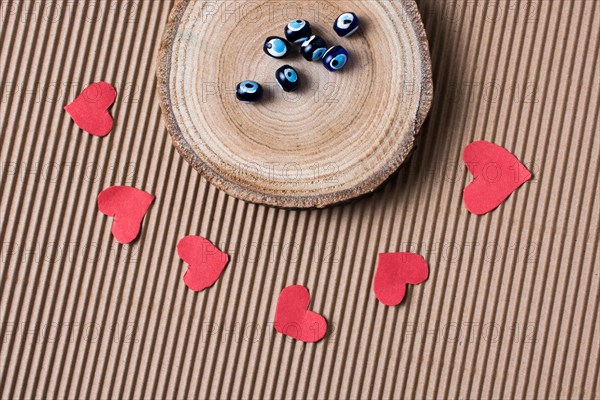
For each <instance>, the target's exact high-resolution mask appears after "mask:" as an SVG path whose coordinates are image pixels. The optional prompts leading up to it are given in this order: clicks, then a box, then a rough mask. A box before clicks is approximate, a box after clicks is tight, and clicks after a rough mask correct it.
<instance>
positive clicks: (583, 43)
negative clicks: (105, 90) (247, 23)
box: [0, 0, 600, 399]
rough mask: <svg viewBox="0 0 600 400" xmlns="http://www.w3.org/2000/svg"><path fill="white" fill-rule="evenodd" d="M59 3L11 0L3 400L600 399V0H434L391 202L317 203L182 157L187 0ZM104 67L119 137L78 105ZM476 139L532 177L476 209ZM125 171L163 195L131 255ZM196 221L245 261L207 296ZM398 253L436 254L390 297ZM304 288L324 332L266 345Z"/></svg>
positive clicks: (0, 36)
mask: <svg viewBox="0 0 600 400" xmlns="http://www.w3.org/2000/svg"><path fill="white" fill-rule="evenodd" d="M7 4H8V5H10V6H11V7H10V8H8V7H7ZM53 4H54V3H50V2H48V3H46V2H40V1H15V2H8V3H7V2H2V7H3V8H2V16H1V17H2V19H1V24H0V43H1V46H2V47H1V52H0V58H1V60H2V67H1V70H0V82H2V88H3V93H2V103H1V104H0V106H1V114H0V115H1V118H2V119H1V121H0V135H2V145H1V148H0V161H1V165H2V170H1V182H0V191H1V207H2V214H1V221H0V223H1V225H0V237H1V238H2V259H1V261H2V268H1V275H0V298H1V303H0V320H1V321H0V322H1V325H0V328H1V332H0V333H1V334H2V343H1V349H0V393H1V396H2V398H10V397H17V398H34V397H35V398H56V397H58V398H130V397H135V398H156V397H158V398H185V397H193V396H196V397H200V398H231V397H233V398H250V397H252V398H273V397H274V398H289V397H308V398H317V397H318V398H325V397H337V398H370V397H383V398H401V397H406V398H467V397H469V398H474V397H485V398H490V397H494V398H506V397H515V398H536V399H537V398H559V397H560V398H586V399H592V398H599V397H600V383H599V373H600V371H599V364H598V361H597V360H598V358H600V338H599V332H600V318H599V313H600V309H599V303H600V300H599V293H600V287H599V281H600V277H599V273H600V270H599V268H600V253H599V249H598V247H599V243H600V238H599V232H598V230H599V228H598V227H599V225H600V202H598V201H597V198H598V196H599V190H598V186H599V173H598V171H599V169H600V165H599V163H600V161H599V160H600V135H599V134H598V132H599V127H598V123H599V108H598V107H599V105H600V98H599V96H600V87H599V85H600V81H599V79H600V78H599V75H598V73H597V71H598V69H599V68H600V67H599V65H598V48H599V44H600V42H599V38H600V15H599V13H600V4H599V3H598V2H597V1H564V2H561V1H531V2H529V3H526V2H512V1H511V2H492V1H489V2H486V1H476V2H472V1H468V2H467V1H465V2H443V1H438V0H427V1H425V0H421V1H419V2H418V4H419V8H420V10H421V13H422V14H423V19H424V23H425V26H426V29H427V32H428V35H429V39H430V44H431V52H432V62H433V75H434V81H435V82H436V94H435V99H434V102H433V108H432V111H431V114H430V118H429V120H428V121H427V122H426V123H425V126H424V129H423V131H422V136H421V139H422V140H421V142H420V145H419V147H418V148H417V150H416V151H415V153H414V154H413V157H412V159H411V161H410V163H409V164H408V165H407V166H406V167H404V168H403V169H402V170H401V171H400V173H399V174H398V175H397V176H395V177H394V178H393V179H392V181H391V182H389V184H388V185H386V186H385V188H384V189H383V190H382V191H379V192H377V193H375V194H374V195H372V196H370V197H367V198H363V199H361V200H358V201H356V202H354V203H351V204H347V205H343V206H339V207H336V208H332V209H327V210H321V211H318V210H314V211H285V210H277V209H273V208H267V207H263V206H256V205H252V204H246V203H243V202H241V201H238V200H235V199H233V198H231V197H228V196H227V195H225V194H224V193H222V192H219V191H218V190H216V189H215V188H214V187H211V186H210V185H209V184H207V183H206V181H204V180H203V179H202V178H200V176H199V175H198V174H197V173H196V172H194V171H193V170H192V168H191V167H190V166H189V165H188V164H187V163H186V162H185V161H184V160H183V159H182V158H181V157H180V156H179V154H178V153H177V152H176V150H175V149H174V148H173V146H172V144H171V139H170V137H169V135H168V134H167V132H166V130H165V128H164V125H163V124H162V122H161V116H160V112H159V105H158V98H157V95H156V80H155V68H156V64H155V63H156V54H157V51H158V46H159V42H160V37H161V35H162V32H163V29H164V26H165V24H166V22H167V17H168V14H169V10H170V8H171V6H172V3H170V2H167V1H165V2H163V1H140V2H135V1H134V2H125V1H123V2H108V1H107V2H102V1H100V2H93V3H89V4H87V3H85V2H75V3H71V2H68V4H70V6H69V7H67V6H66V5H63V3H62V2H61V3H56V4H55V5H53ZM92 4H97V7H93V6H92ZM33 5H37V8H32V7H33ZM36 10H37V11H36ZM100 79H105V80H107V81H109V82H112V83H115V84H116V86H117V89H118V90H119V97H118V99H117V102H116V104H115V106H114V107H113V109H112V113H113V115H114V116H115V119H116V121H117V125H116V128H115V130H114V131H113V132H112V133H111V134H110V135H109V136H108V137H106V138H104V139H99V138H95V137H91V136H89V135H87V134H85V133H82V132H80V131H79V130H78V129H77V128H76V127H74V126H73V124H72V122H71V121H70V119H69V118H68V116H67V115H66V114H65V113H64V112H63V111H62V107H63V106H64V105H65V104H66V103H67V102H68V101H69V100H70V99H72V98H73V97H74V96H75V95H76V93H77V92H78V91H79V90H80V89H81V88H82V87H83V85H85V84H87V83H89V82H92V81H96V80H100ZM67 87H68V89H69V90H68V91H67V90H66V89H67ZM474 139H486V140H490V141H493V142H495V143H498V144H501V145H504V146H505V147H506V148H508V149H509V150H511V151H513V152H514V153H515V154H516V155H517V156H518V157H519V158H520V159H521V160H523V161H524V162H525V163H526V164H528V165H530V166H531V168H532V169H533V171H534V173H535V180H534V181H532V182H529V183H527V184H525V185H524V186H523V187H522V188H521V189H519V190H518V192H517V193H515V194H514V195H513V196H511V197H510V198H509V199H508V201H507V202H506V203H505V204H503V205H502V206H501V207H500V208H499V209H498V210H496V211H494V212H493V213H491V214H489V215H487V216H484V217H475V216H473V215H469V214H468V213H467V212H466V211H465V209H464V207H463V206H462V204H461V193H462V189H463V187H464V186H465V184H466V183H467V182H468V181H469V180H470V178H469V177H468V176H467V172H466V169H465V168H464V166H463V165H462V163H461V162H460V157H461V150H462V148H463V147H464V146H465V145H466V144H468V143H469V142H470V141H472V140H474ZM110 184H131V185H135V186H137V187H140V188H143V189H145V190H148V191H150V192H152V193H154V194H155V195H156V197H157V200H156V202H155V204H154V205H153V206H152V207H151V208H150V211H149V214H148V216H147V217H146V219H145V221H144V225H143V229H142V235H141V237H140V240H139V241H137V242H135V243H134V244H133V245H132V246H118V245H117V244H116V243H115V242H114V241H113V240H112V239H111V237H110V223H111V222H110V220H109V219H108V218H106V217H104V216H103V215H101V214H100V213H99V212H97V210H96V203H95V200H96V195H97V194H98V193H99V192H100V190H102V189H103V188H105V187H106V186H108V185H110ZM187 233H193V234H201V235H204V236H206V237H208V238H209V239H211V240H212V241H213V242H215V243H218V244H219V245H220V246H221V247H222V248H223V249H225V250H226V251H228V252H229V253H230V254H231V255H232V260H233V261H232V263H231V264H230V265H229V266H228V267H227V269H226V270H225V273H224V274H223V276H222V278H221V279H220V280H219V281H218V282H217V283H216V284H215V286H214V287H213V288H211V289H210V290H208V291H206V292H204V293H201V294H195V293H191V292H190V291H188V290H187V289H186V288H185V286H184V285H183V283H182V280H181V277H182V274H183V272H184V270H185V268H184V267H183V265H182V264H181V262H180V261H179V260H178V258H177V255H176V252H175V246H176V243H177V240H178V239H179V238H180V237H182V236H183V235H185V234H187ZM385 250H389V251H395V250H414V251H418V252H420V253H422V254H423V255H425V257H426V258H427V259H428V260H429V262H430V264H431V274H430V278H429V280H428V281H427V282H426V283H425V284H422V285H420V286H417V287H414V288H412V289H410V290H409V292H408V297H407V299H406V300H405V302H404V303H403V304H402V305H400V306H399V307H396V308H386V307H383V306H381V305H379V304H378V303H377V301H376V300H375V298H374V296H373V295H372V291H371V283H372V278H373V274H374V263H375V260H376V255H377V252H379V251H385ZM293 283H299V284H304V285H306V286H307V287H308V288H309V289H310V291H311V295H312V299H313V300H312V308H313V309H314V310H315V311H318V312H321V313H322V314H323V315H324V316H325V317H326V318H327V319H328V321H329V322H330V324H332V325H333V326H334V327H335V331H334V334H333V336H332V337H331V338H329V339H328V340H325V341H324V342H321V343H318V344H316V345H313V344H310V345H305V344H301V343H295V342H288V341H287V340H286V339H285V338H284V337H282V336H280V335H275V334H274V331H273V329H272V328H271V326H270V325H269V323H270V321H272V316H273V313H274V309H275V301H276V298H277V294H278V293H279V291H280V290H281V288H282V287H283V286H286V285H289V284H293ZM58 327H60V328H62V329H60V330H58ZM458 327H460V328H461V329H460V333H461V335H460V336H459V335H458V333H457V332H458V329H457V328H458ZM253 328H258V329H257V330H256V333H255V335H254V336H252V335H251V330H252V329H253ZM500 333H501V334H502V335H500V336H499V334H500Z"/></svg>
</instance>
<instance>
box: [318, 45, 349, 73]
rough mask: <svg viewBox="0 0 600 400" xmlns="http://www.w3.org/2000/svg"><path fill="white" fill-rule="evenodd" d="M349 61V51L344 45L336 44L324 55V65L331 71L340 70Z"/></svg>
mask: <svg viewBox="0 0 600 400" xmlns="http://www.w3.org/2000/svg"><path fill="white" fill-rule="evenodd" d="M347 62H348V52H347V51H346V49H345V48H343V47H342V46H334V47H332V48H330V49H329V50H327V51H326V52H325V55H323V65H324V66H325V68H327V69H328V70H329V71H331V72H335V71H339V70H340V69H342V68H344V66H345V65H346V63H347Z"/></svg>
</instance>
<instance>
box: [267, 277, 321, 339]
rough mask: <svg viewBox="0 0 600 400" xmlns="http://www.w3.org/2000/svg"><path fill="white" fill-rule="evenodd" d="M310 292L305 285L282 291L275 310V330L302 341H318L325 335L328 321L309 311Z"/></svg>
mask: <svg viewBox="0 0 600 400" xmlns="http://www.w3.org/2000/svg"><path fill="white" fill-rule="evenodd" d="M309 303H310V294H309V293H308V289H306V288H305V287H304V286H300V285H293V286H288V287H286V288H285V289H283V290H282V291H281V293H280V294H279V299H278V300H277V308H276V310H275V325H274V327H275V330H276V331H277V332H279V333H282V334H284V335H287V336H290V337H293V338H294V339H297V340H300V341H302V342H318V341H319V340H321V339H323V337H325V333H326V332H327V321H325V318H323V316H321V315H319V314H317V313H316V312H313V311H308V305H309Z"/></svg>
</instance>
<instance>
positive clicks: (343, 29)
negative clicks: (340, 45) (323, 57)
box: [333, 12, 360, 37]
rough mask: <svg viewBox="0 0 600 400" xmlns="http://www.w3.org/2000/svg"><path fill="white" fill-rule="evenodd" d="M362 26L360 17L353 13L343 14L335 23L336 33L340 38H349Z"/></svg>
mask: <svg viewBox="0 0 600 400" xmlns="http://www.w3.org/2000/svg"><path fill="white" fill-rule="evenodd" d="M359 26H360V20H359V19H358V16H357V15H356V14H354V13H353V12H347V13H343V14H342V15H340V16H339V17H337V19H336V20H335V22H334V23H333V29H334V30H335V33H337V34H338V36H340V37H348V36H350V35H352V34H353V33H354V32H356V31H357V29H358V27H359Z"/></svg>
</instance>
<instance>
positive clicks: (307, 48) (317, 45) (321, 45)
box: [300, 35, 327, 61]
mask: <svg viewBox="0 0 600 400" xmlns="http://www.w3.org/2000/svg"><path fill="white" fill-rule="evenodd" d="M326 51H327V43H325V40H323V38H321V37H320V36H314V35H313V36H311V37H310V38H309V39H308V40H306V41H304V43H302V47H301V48H300V52H301V53H302V56H304V58H305V59H306V60H307V61H319V60H320V59H322V58H323V55H324V54H325V52H326Z"/></svg>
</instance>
